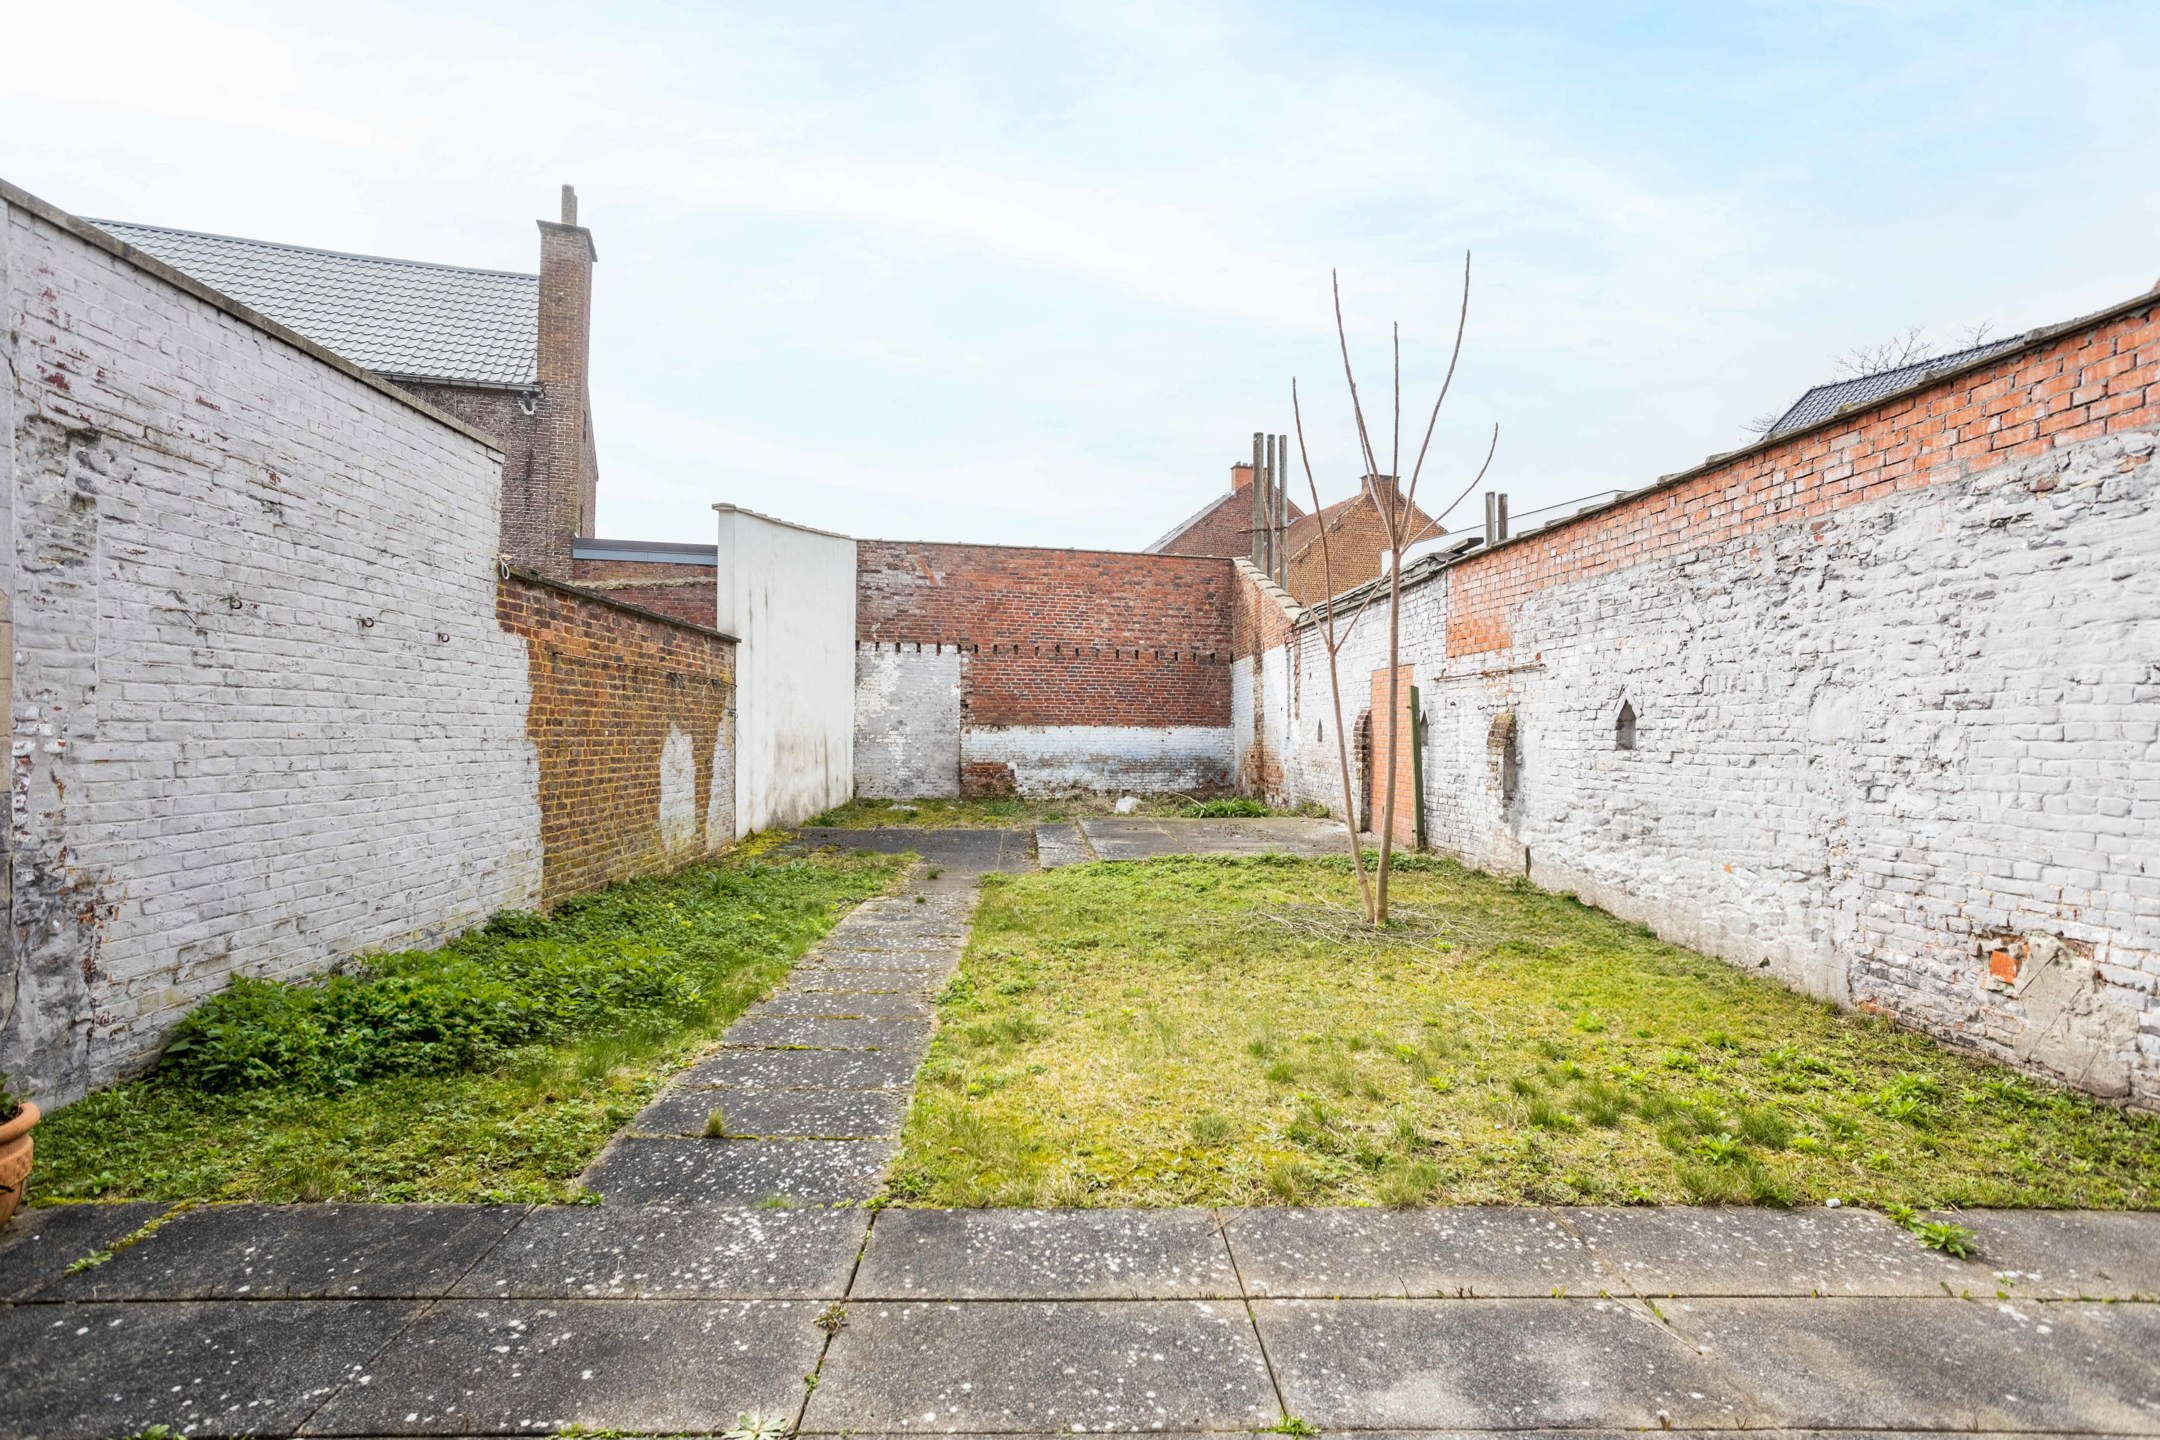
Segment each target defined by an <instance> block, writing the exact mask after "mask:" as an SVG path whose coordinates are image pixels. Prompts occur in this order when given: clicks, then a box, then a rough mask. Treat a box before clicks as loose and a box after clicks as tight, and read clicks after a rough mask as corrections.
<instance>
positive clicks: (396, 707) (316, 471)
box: [0, 192, 541, 1103]
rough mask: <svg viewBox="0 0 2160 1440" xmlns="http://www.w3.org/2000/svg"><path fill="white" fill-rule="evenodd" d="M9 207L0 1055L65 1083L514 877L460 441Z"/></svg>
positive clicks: (473, 477) (426, 933) (504, 890)
mask: <svg viewBox="0 0 2160 1440" xmlns="http://www.w3.org/2000/svg"><path fill="white" fill-rule="evenodd" d="M72 223H73V222H70V221H69V220H68V219H67V217H65V216H63V215H60V214H58V212H55V211H52V210H51V209H50V208H49V207H45V206H42V205H39V204H38V203H36V202H34V201H31V200H30V199H29V198H28V197H25V196H21V195H20V194H19V192H10V193H8V194H6V195H0V307H4V315H0V350H4V351H5V355H4V358H5V360H6V364H5V366H4V367H0V369H4V371H5V373H6V375H7V376H8V379H7V380H6V381H5V382H0V416H4V417H5V420H6V427H5V431H4V432H0V479H4V480H5V481H6V482H7V484H6V489H7V505H6V508H7V509H8V510H9V511H11V512H12V515H13V519H14V533H13V535H12V537H11V543H9V544H7V545H6V546H5V547H4V548H0V572H4V573H0V591H4V592H6V593H8V594H10V595H12V596H13V597H14V598H15V602H16V603H15V607H14V609H15V618H16V622H17V630H16V634H15V638H14V646H13V651H12V653H13V654H14V655H15V656H16V657H17V665H16V670H15V675H14V680H13V687H12V695H11V700H12V709H13V731H14V741H13V744H14V767H13V776H12V804H13V817H14V825H13V836H12V839H13V843H14V847H15V855H14V861H15V864H14V876H15V886H14V891H13V896H12V902H11V904H12V919H13V924H12V925H11V926H10V927H8V928H9V930H10V931H11V932H12V934H13V935H14V936H16V937H19V938H18V943H17V947H16V949H15V953H14V954H13V955H12V956H6V955H0V971H5V972H7V973H0V1069H4V1070H7V1071H9V1072H10V1073H11V1074H13V1075H14V1076H15V1077H16V1079H17V1081H18V1082H24V1083H31V1084H35V1085H36V1086H37V1088H38V1092H39V1098H40V1099H42V1100H44V1101H46V1102H48V1103H58V1102H64V1101H66V1100H68V1099H71V1098H73V1097H74V1096H77V1095H79V1094H81V1093H82V1092H83V1091H84V1090H85V1089H86V1088H88V1087H89V1086H91V1085H92V1084H94V1083H98V1082H101V1081H104V1080H107V1079H109V1078H111V1077H113V1076H114V1075H116V1074H119V1073H122V1072H124V1071H126V1070H128V1069H130V1068H133V1067H135V1066H136V1065H138V1064H140V1063H141V1062H143V1061H145V1060H146V1059H147V1058H149V1056H150V1055H152V1054H153V1053H154V1052H155V1049H156V1047H157V1045H158V1043H159V1042H160V1041H161V1039H162V1037H163V1035H164V1034H165V1032H166V1030H168V1029H169V1028H170V1026H171V1025H172V1024H173V1022H175V1021H176V1020H177V1019H178V1018H179V1016H180V1014H181V1013H183V1011H184V1010H185V1009H186V1007H187V1006H188V1005H190V1004H191V1003H193V1002H194V1001H196V1000H198V999H200V998H202V997H203V996H205V995H207V994H209V993H211V992H212V991H215V990H218V989H220V988H222V987H223V986H224V985H225V984H227V983H228V982H229V981H230V979H231V978H232V977H234V976H236V975H272V976H290V975H298V974H304V973H308V972H310V971H315V970H319V969H321V968H322V967H324V966H326V965H328V964H330V963H332V962H335V961H338V960H342V959H345V958H347V957H349V956H351V955H354V954H357V953H361V952H365V951H368V950H373V949H383V948H396V947H403V946H410V945H417V944H425V943H430V942H433V941H436V940H440V939H442V938H443V937H445V936H446V935H448V934H450V933H452V932H454V931H456V930H459V929H462V928H465V927H466V926H469V925H471V924H474V923H477V922H479V921H481V920H484V919H485V918H486V917H487V916H488V915H490V914H491V913H493V912H494V911H496V910H498V909H502V908H504V907H509V906H529V905H531V904H533V903H534V902H535V900H536V899H537V896H538V893H539V882H540V858H541V847H540V811H539V802H538V784H539V776H538V764H537V760H536V757H535V755H534V751H533V748H532V745H531V743H530V742H529V741H528V740H527V738H526V734H525V721H526V707H527V699H528V694H529V691H528V687H527V671H526V655H525V646H524V644H523V642H522V641H520V640H519V639H517V638H516V637H515V636H512V635H510V634H507V633H506V632H505V631H503V630H502V628H501V627H500V626H499V625H498V624H497V622H496V618H495V598H496V573H495V555H496V551H497V549H498V548H499V543H500V522H499V516H498V506H499V503H500V495H501V459H500V457H499V456H498V455H497V454H496V453H495V452H494V451H493V450H492V449H491V448H490V447H489V446H488V445H487V444H486V443H485V442H484V441H482V440H480V439H479V438H477V437H475V436H474V435H472V434H470V433H468V432H465V431H462V430H460V429H459V428H456V427H455V426H453V425H452V424H449V423H446V422H445V421H444V420H442V419H438V418H435V417H433V416H432V415H431V414H429V413H428V412H425V411H424V410H422V409H421V408H419V407H418V406H416V405H415V404H413V403H412V402H411V401H409V400H406V399H402V398H400V397H399V396H398V395H396V394H394V393H386V391H385V388H384V387H381V386H379V385H376V384H372V383H370V382H369V381H368V380H367V379H365V378H363V377H361V376H359V375H357V374H354V373H351V372H350V371H349V370H347V369H341V368H339V367H338V365H337V364H336V363H334V362H331V361H327V360H325V359H323V358H320V357H319V356H318V355H316V354H312V353H310V352H309V351H308V350H307V349H306V348H304V347H302V346H300V345H296V344H294V343H289V342H288V341H286V340H284V339H280V338H279V337H278V336H277V335H275V334H273V333H271V332H268V331H265V330H264V329H261V328H259V327H257V326H255V325H253V324H252V323H250V322H249V321H247V320H245V319H242V318H240V317H239V316H237V315H235V314H233V313H231V312H230V311H229V310H227V309H223V308H220V307H219V306H218V305H217V304H216V303H214V302H213V301H212V300H210V299H207V298H205V297H204V296H202V295H201V294H199V293H196V292H195V291H194V290H191V289H190V288H189V287H188V286H187V285H185V284H183V283H179V282H175V281H172V280H168V279H165V278H161V277H160V276H159V275H158V274H156V273H153V272H151V271H149V270H145V269H143V268H140V267H138V266H136V265H134V264H132V263H130V262H128V261H126V260H123V259H122V258H120V257H119V256H118V255H117V254H115V253H112V252H111V251H109V250H107V249H104V248H101V247H100V246H99V245H98V244H97V243H96V241H95V239H94V238H93V237H91V236H89V235H87V234H86V233H83V232H81V231H78V230H76V229H74V228H71V225H72Z"/></svg>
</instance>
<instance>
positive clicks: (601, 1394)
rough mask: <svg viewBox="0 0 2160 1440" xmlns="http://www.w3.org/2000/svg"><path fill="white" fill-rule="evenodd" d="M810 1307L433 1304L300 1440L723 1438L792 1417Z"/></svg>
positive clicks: (811, 1334) (812, 1336)
mask: <svg viewBox="0 0 2160 1440" xmlns="http://www.w3.org/2000/svg"><path fill="white" fill-rule="evenodd" d="M822 1308H823V1306H822V1305H821V1304H820V1303H819V1302H816V1301H788V1300H751V1301H734V1302H717V1303H716V1302H706V1301H680V1300H554V1301H520V1300H449V1301H442V1302H439V1303H438V1304H437V1305H436V1306H435V1307H434V1308H432V1309H431V1310H429V1311H428V1313H427V1314H426V1315H425V1316H424V1317H422V1318H421V1320H420V1321H419V1322H418V1323H417V1324H415V1325H414V1326H413V1327H412V1328H411V1329H410V1330H407V1331H406V1332H405V1333H404V1334H403V1335H400V1336H399V1337H398V1338H397V1341H396V1342H395V1343H394V1344H392V1345H390V1346H389V1347H388V1348H386V1349H385V1350H384V1351H383V1352H382V1353H381V1354H380V1355H378V1356H376V1357H375V1358H374V1359H373V1360H372V1361H370V1362H369V1364H368V1366H367V1374H366V1383H364V1384H361V1383H355V1384H352V1385H348V1386H346V1387H345V1388H344V1389H343V1390H342V1391H340V1392H339V1393H338V1395H337V1396H336V1398H334V1399H333V1400H331V1402H330V1403H329V1404H327V1405H325V1406H324V1407H323V1408H322V1411H321V1412H320V1413H319V1414H317V1415H316V1416H315V1418H314V1419H313V1420H312V1421H310V1422H309V1423H308V1426H307V1429H306V1431H305V1432H304V1433H306V1434H309V1435H460V1434H480V1435H505V1434H542V1435H545V1434H549V1433H551V1432H554V1431H559V1430H563V1429H567V1428H569V1427H570V1426H573V1425H577V1426H583V1427H585V1428H587V1429H593V1430H603V1429H604V1430H629V1431H637V1432H644V1433H657V1434H663V1435H671V1434H683V1433H694V1434H703V1433H707V1432H711V1433H716V1434H717V1433H719V1432H721V1431H724V1430H727V1429H729V1428H731V1427H732V1426H733V1425H734V1424H735V1418H736V1416H737V1415H738V1414H741V1413H743V1412H745V1411H755V1412H759V1413H762V1414H766V1415H774V1416H792V1415H793V1414H794V1413H795V1409H796V1407H797V1406H798V1405H799V1404H800V1403H801V1401H802V1395H803V1378H802V1377H803V1375H804V1374H805V1372H807V1371H809V1370H811V1369H812V1368H814V1367H815V1366H816V1364H817V1357H818V1351H819V1349H820V1348H821V1347H822V1345H823V1344H824V1340H825V1336H824V1334H823V1333H822V1332H821V1331H819V1330H818V1328H817V1326H816V1324H815V1323H814V1322H815V1321H816V1318H817V1314H818V1312H819V1311H820V1310H821V1309H822Z"/></svg>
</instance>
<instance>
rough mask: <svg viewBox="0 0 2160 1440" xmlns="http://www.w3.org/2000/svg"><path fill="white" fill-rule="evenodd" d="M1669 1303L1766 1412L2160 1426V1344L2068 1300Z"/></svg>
mask: <svg viewBox="0 0 2160 1440" xmlns="http://www.w3.org/2000/svg"><path fill="white" fill-rule="evenodd" d="M1660 1308H1661V1309H1662V1310H1663V1311H1664V1313H1665V1316H1666V1318H1667V1319H1668V1320H1669V1321H1670V1322H1671V1323H1672V1326H1673V1329H1674V1331H1675V1332H1676V1333H1677V1334H1679V1335H1681V1336H1683V1337H1685V1338H1687V1339H1689V1340H1691V1341H1693V1342H1694V1343H1696V1344H1698V1345H1700V1346H1702V1347H1703V1349H1704V1350H1705V1352H1706V1353H1707V1354H1709V1355H1710V1356H1711V1357H1713V1358H1714V1359H1716V1360H1717V1361H1718V1363H1719V1364H1720V1365H1722V1366H1723V1367H1724V1368H1725V1370H1726V1371H1727V1372H1728V1373H1730V1374H1731V1375H1733V1376H1734V1377H1735V1379H1736V1380H1737V1381H1738V1383H1739V1384H1741V1385H1742V1386H1744V1387H1746V1389H1747V1390H1749V1391H1750V1392H1751V1393H1752V1394H1754V1395H1755V1396H1756V1398H1757V1400H1758V1401H1759V1402H1760V1404H1761V1406H1762V1414H1761V1419H1762V1423H1764V1424H1768V1425H1786V1426H1792V1427H1821V1428H1837V1429H1844V1428H1878V1429H1886V1430H1899V1429H1917V1430H2026V1431H2031V1430H2040V1431H2046V1432H2049V1433H2064V1432H2075V1431H2099V1432H2102V1433H2118V1434H2120V1433H2129V1434H2153V1433H2160V1364H2156V1363H2155V1361H2154V1358H2153V1357H2154V1354H2155V1353H2160V1352H2155V1351H2154V1350H2152V1349H2147V1350H2145V1351H2144V1352H2143V1354H2142V1355H2141V1356H2137V1355H2129V1354H2126V1353H2124V1351H2123V1349H2122V1348H2121V1346H2120V1344H2119V1343H2118V1341H2117V1340H2116V1339H2114V1338H2111V1337H2110V1336H2108V1335H2106V1334H2104V1333H2102V1332H2098V1331H2095V1330H2092V1329H2088V1328H2087V1327H2085V1326H2084V1325H2081V1324H2079V1323H2077V1322H2078V1319H2079V1318H2081V1317H2075V1316H2071V1315H2066V1314H2060V1313H2057V1312H2058V1307H2057V1306H2054V1305H2040V1304H2022V1305H2021V1304H2017V1303H1998V1302H1994V1301H1968V1300H1952V1299H1948V1298H1941V1299H1934V1300H1926V1299H1874V1298H1862V1299H1849V1300H1707V1299H1706V1300H1675V1301H1667V1302H1665V1303H1664V1304H1663V1305H1661V1306H1660ZM2125 1308H2129V1307H2125ZM2136 1308H2139V1309H2142V1308H2143V1307H2136Z"/></svg>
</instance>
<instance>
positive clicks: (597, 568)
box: [571, 560, 719, 629]
mask: <svg viewBox="0 0 2160 1440" xmlns="http://www.w3.org/2000/svg"><path fill="white" fill-rule="evenodd" d="M571 580H572V582H573V583H574V584H576V585H577V586H578V588H579V589H581V590H592V591H596V592H598V593H599V594H602V595H610V596H613V597H614V598H615V599H617V600H621V601H625V602H627V603H628V604H631V605H639V606H642V607H644V608H645V609H647V610H657V611H659V612H660V613H661V614H662V615H672V616H673V617H674V618H676V619H677V620H683V621H687V622H689V623H690V624H692V625H703V626H705V627H706V628H708V629H710V628H711V627H712V623H713V617H714V615H715V613H716V612H717V607H718V604H719V601H718V595H719V590H718V588H717V587H718V585H719V572H718V570H717V569H716V568H715V567H713V566H711V565H672V564H665V563H656V562H652V561H645V560H575V561H572V562H571Z"/></svg>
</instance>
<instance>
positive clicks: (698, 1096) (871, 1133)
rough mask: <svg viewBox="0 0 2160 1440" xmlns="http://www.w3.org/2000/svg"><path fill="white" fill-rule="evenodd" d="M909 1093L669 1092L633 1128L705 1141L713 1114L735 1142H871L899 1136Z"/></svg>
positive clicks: (644, 1132)
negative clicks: (760, 1140)
mask: <svg viewBox="0 0 2160 1440" xmlns="http://www.w3.org/2000/svg"><path fill="white" fill-rule="evenodd" d="M907 1106H908V1097H907V1092H906V1091H905V1090H772V1089H756V1090H741V1089H734V1090H674V1089H671V1090H668V1091H667V1092H665V1093H664V1094H662V1095H661V1097H660V1098H659V1099H658V1100H655V1101H653V1103H652V1104H650V1105H648V1106H646V1107H645V1108H644V1109H643V1110H641V1111H639V1112H638V1114H637V1118H635V1119H633V1120H632V1121H631V1122H630V1128H629V1131H628V1132H627V1133H629V1134H632V1135H681V1136H702V1135H704V1133H705V1123H706V1121H707V1120H708V1119H709V1118H710V1117H711V1115H712V1112H713V1111H714V1109H716V1108H717V1109H718V1110H719V1111H720V1112H721V1118H722V1119H723V1120H724V1121H725V1122H726V1129H725V1131H724V1132H723V1133H724V1134H726V1135H727V1136H728V1137H729V1138H733V1139H767V1140H770V1139H782V1138H785V1139H793V1140H868V1139H875V1138H876V1137H878V1136H881V1135H898V1134H899V1133H900V1127H901V1125H902V1124H903V1123H905V1122H906V1120H907Z"/></svg>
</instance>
